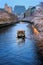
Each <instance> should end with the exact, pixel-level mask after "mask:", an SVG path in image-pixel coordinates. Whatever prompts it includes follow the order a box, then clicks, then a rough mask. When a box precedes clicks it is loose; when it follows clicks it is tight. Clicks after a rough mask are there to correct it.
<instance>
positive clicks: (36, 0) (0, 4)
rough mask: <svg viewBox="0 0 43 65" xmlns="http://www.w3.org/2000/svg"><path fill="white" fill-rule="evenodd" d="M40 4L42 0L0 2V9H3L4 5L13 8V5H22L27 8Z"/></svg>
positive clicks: (6, 0)
mask: <svg viewBox="0 0 43 65" xmlns="http://www.w3.org/2000/svg"><path fill="white" fill-rule="evenodd" d="M40 2H43V0H0V8H3V7H4V4H5V3H7V4H8V5H9V6H11V7H14V6H15V5H24V6H25V7H26V8H28V7H29V6H33V5H37V4H39V3H40Z"/></svg>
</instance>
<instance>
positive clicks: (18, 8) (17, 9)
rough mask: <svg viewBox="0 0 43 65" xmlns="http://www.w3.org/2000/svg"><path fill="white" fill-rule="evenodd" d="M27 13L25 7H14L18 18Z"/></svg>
mask: <svg viewBox="0 0 43 65" xmlns="http://www.w3.org/2000/svg"><path fill="white" fill-rule="evenodd" d="M25 11H26V8H25V6H19V5H16V6H15V7H14V13H15V14H16V15H18V16H20V15H21V14H22V13H24V12H25Z"/></svg>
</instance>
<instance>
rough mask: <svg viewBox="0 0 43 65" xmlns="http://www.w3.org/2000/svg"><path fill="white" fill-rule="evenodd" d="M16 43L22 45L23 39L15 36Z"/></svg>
mask: <svg viewBox="0 0 43 65" xmlns="http://www.w3.org/2000/svg"><path fill="white" fill-rule="evenodd" d="M17 44H18V45H19V46H23V45H24V44H25V39H22V38H17Z"/></svg>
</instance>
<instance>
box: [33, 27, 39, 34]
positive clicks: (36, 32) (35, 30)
mask: <svg viewBox="0 0 43 65" xmlns="http://www.w3.org/2000/svg"><path fill="white" fill-rule="evenodd" d="M32 28H33V31H34V34H36V35H39V32H38V30H37V29H36V28H35V27H34V26H32Z"/></svg>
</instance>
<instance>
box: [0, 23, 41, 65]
mask: <svg viewBox="0 0 43 65" xmlns="http://www.w3.org/2000/svg"><path fill="white" fill-rule="evenodd" d="M18 30H25V34H26V38H25V40H19V39H18V38H17V31H18ZM32 35H33V31H32V26H31V24H27V23H18V24H16V25H13V26H7V27H4V28H2V29H0V65H41V62H40V60H39V58H38V54H37V46H36V41H35V40H34V39H32V38H30V37H31V36H32Z"/></svg>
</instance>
